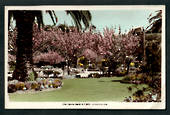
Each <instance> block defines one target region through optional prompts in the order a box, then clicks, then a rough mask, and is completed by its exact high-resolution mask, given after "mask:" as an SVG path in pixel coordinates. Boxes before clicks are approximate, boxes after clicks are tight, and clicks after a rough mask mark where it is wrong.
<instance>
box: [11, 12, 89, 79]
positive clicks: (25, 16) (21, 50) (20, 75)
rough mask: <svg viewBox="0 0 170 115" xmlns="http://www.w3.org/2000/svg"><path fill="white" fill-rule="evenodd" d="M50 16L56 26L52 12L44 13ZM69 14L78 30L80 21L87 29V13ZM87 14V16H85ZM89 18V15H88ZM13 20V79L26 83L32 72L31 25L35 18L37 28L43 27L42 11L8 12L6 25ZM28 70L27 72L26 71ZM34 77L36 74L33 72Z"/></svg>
mask: <svg viewBox="0 0 170 115" xmlns="http://www.w3.org/2000/svg"><path fill="white" fill-rule="evenodd" d="M46 12H47V13H49V14H50V16H51V19H52V21H53V23H54V25H55V24H56V22H57V20H54V19H56V18H57V17H56V15H55V12H54V11H46ZM66 12H67V14H70V15H71V16H72V18H73V20H74V22H76V23H75V24H76V26H77V28H78V29H82V28H81V27H82V26H80V25H81V21H83V23H84V25H85V27H86V28H87V27H89V24H90V21H91V18H89V17H88V15H89V14H90V12H89V11H66ZM86 14H88V15H86ZM90 16H91V15H90ZM12 17H13V18H14V19H15V20H16V27H17V31H18V34H17V40H16V46H17V53H16V67H15V70H14V72H13V79H17V80H19V81H26V80H27V78H28V75H29V72H30V71H33V72H34V68H33V61H32V47H33V41H32V37H33V29H32V28H33V23H34V21H35V18H36V19H37V22H38V25H39V28H40V27H41V26H43V25H44V24H43V18H42V11H32V10H10V11H9V20H8V25H10V19H11V18H12ZM28 70H29V71H28ZM34 74H35V75H36V73H35V72H34Z"/></svg>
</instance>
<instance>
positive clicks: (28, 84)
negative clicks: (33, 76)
mask: <svg viewBox="0 0 170 115" xmlns="http://www.w3.org/2000/svg"><path fill="white" fill-rule="evenodd" d="M31 85H32V83H31V82H25V87H26V89H27V90H29V89H31Z"/></svg>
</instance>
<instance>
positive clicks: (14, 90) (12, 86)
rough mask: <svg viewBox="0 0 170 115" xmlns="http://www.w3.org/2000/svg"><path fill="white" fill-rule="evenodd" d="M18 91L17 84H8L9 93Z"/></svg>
mask: <svg viewBox="0 0 170 115" xmlns="http://www.w3.org/2000/svg"><path fill="white" fill-rule="evenodd" d="M16 91H17V89H16V86H15V84H8V93H14V92H16Z"/></svg>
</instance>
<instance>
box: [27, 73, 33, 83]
mask: <svg viewBox="0 0 170 115" xmlns="http://www.w3.org/2000/svg"><path fill="white" fill-rule="evenodd" d="M34 78H35V76H34V73H33V72H31V73H30V74H29V78H28V80H27V81H34Z"/></svg>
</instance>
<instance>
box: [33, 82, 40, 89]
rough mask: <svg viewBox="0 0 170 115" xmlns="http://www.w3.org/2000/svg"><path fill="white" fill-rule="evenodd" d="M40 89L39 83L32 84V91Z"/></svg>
mask: <svg viewBox="0 0 170 115" xmlns="http://www.w3.org/2000/svg"><path fill="white" fill-rule="evenodd" d="M38 87H39V85H38V83H37V82H34V83H32V84H31V89H37V88H38Z"/></svg>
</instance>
